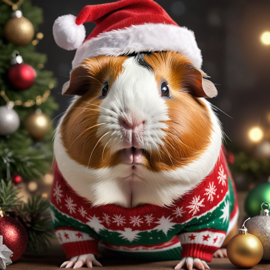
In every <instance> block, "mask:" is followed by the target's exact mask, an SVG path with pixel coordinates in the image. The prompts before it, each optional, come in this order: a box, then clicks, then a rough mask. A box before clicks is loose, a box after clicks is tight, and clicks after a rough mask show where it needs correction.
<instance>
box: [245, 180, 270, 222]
mask: <svg viewBox="0 0 270 270" xmlns="http://www.w3.org/2000/svg"><path fill="white" fill-rule="evenodd" d="M263 202H268V203H269V204H270V183H264V184H260V185H257V186H256V187H254V188H253V189H252V190H251V191H250V192H249V194H248V195H247V197H246V200H245V206H244V207H245V211H246V213H247V215H248V216H249V217H254V216H258V215H260V211H261V204H262V203H263ZM269 210H270V209H269Z"/></svg>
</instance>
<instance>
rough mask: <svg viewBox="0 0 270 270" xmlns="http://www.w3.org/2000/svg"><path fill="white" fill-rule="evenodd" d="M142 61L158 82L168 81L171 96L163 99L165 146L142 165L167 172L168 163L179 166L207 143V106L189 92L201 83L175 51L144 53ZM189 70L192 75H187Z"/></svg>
mask: <svg viewBox="0 0 270 270" xmlns="http://www.w3.org/2000/svg"><path fill="white" fill-rule="evenodd" d="M145 60H146V61H147V62H148V63H149V64H150V65H151V66H152V67H153V68H154V70H155V73H156V80H157V84H158V85H159V82H160V80H161V79H163V80H165V81H167V82H168V86H169V88H170V91H171V96H172V99H167V100H166V103H167V106H168V107H169V118H170V119H171V121H167V122H166V124H167V125H168V129H165V130H164V131H165V132H166V134H167V136H166V138H165V139H163V141H164V142H165V147H161V148H160V150H159V151H158V152H156V153H152V155H151V161H150V162H148V164H145V165H146V167H147V169H149V170H151V171H155V172H158V171H163V170H165V171H170V170H172V166H173V167H176V168H181V167H183V166H185V165H188V164H189V163H191V162H193V161H194V160H195V159H197V158H198V157H199V156H201V154H202V153H203V152H204V151H205V150H206V149H207V147H208V146H209V144H210V136H211V133H212V130H211V129H212V123H211V121H210V116H209V112H208V109H207V108H206V106H205V104H204V103H203V102H202V101H201V100H200V99H198V98H196V97H194V96H193V95H191V94H189V93H193V91H194V88H197V87H199V85H201V84H200V82H199V76H200V77H201V75H200V74H199V73H198V72H197V71H196V70H195V69H194V68H191V63H190V61H189V60H187V59H186V58H185V57H184V56H183V55H182V54H179V53H176V52H162V53H154V54H151V55H149V56H145ZM193 72H195V75H194V74H190V73H193ZM196 76H197V77H196ZM191 78H196V79H191ZM149 159H150V156H149V157H148V158H147V160H148V161H149Z"/></svg>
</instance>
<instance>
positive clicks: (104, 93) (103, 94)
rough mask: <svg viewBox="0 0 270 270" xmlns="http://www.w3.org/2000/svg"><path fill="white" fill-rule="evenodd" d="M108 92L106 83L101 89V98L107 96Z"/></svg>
mask: <svg viewBox="0 0 270 270" xmlns="http://www.w3.org/2000/svg"><path fill="white" fill-rule="evenodd" d="M108 90H109V83H108V82H106V83H105V84H104V85H103V87H102V96H103V97H106V96H107V94H108Z"/></svg>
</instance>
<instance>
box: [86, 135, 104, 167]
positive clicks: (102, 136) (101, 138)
mask: <svg viewBox="0 0 270 270" xmlns="http://www.w3.org/2000/svg"><path fill="white" fill-rule="evenodd" d="M108 133H109V131H108V132H106V133H105V134H104V135H103V136H101V138H100V139H99V140H98V141H97V143H96V145H95V147H94V148H93V150H92V152H91V155H90V157H89V160H88V164H87V169H88V167H89V164H90V160H91V157H92V154H93V152H94V151H95V149H96V147H97V145H98V143H99V142H100V140H101V139H102V138H103V137H105V136H106V135H107V134H108Z"/></svg>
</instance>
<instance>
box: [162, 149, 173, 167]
mask: <svg viewBox="0 0 270 270" xmlns="http://www.w3.org/2000/svg"><path fill="white" fill-rule="evenodd" d="M161 148H162V149H163V150H164V151H165V152H166V153H167V156H168V157H169V159H170V161H171V163H172V165H173V166H174V164H173V161H172V159H171V157H172V156H171V155H170V153H169V152H168V151H167V149H166V146H165V147H161Z"/></svg>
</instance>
